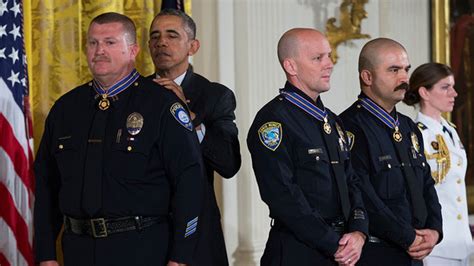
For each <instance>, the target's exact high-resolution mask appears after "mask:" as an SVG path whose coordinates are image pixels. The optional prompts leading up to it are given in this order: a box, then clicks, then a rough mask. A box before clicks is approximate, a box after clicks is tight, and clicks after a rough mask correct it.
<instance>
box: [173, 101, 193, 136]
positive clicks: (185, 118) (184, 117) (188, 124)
mask: <svg viewBox="0 0 474 266" xmlns="http://www.w3.org/2000/svg"><path fill="white" fill-rule="evenodd" d="M170 111H171V114H172V115H173V117H174V118H175V119H176V121H178V122H179V123H180V124H181V125H182V126H183V127H185V128H186V129H188V130H189V131H193V122H192V121H191V118H189V115H188V112H187V111H186V109H185V108H184V107H183V106H182V105H181V104H180V103H174V104H173V105H171V107H170Z"/></svg>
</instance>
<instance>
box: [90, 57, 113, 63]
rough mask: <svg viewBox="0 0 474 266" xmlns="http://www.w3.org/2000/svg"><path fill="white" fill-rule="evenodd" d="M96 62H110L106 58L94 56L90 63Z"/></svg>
mask: <svg viewBox="0 0 474 266" xmlns="http://www.w3.org/2000/svg"><path fill="white" fill-rule="evenodd" d="M98 61H107V62H108V61H110V60H109V58H108V57H107V56H96V57H94V58H93V59H92V62H98Z"/></svg>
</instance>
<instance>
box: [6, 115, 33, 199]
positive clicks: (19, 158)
mask: <svg viewBox="0 0 474 266" xmlns="http://www.w3.org/2000/svg"><path fill="white" fill-rule="evenodd" d="M0 132H2V137H1V138H0V147H2V148H3V149H4V150H5V152H6V153H7V155H8V157H10V160H11V161H12V162H13V166H14V168H15V172H16V174H17V175H18V176H19V177H20V179H21V181H23V184H25V186H26V188H27V189H28V190H29V191H30V192H32V193H33V192H34V182H33V175H32V170H33V169H31V168H32V167H30V165H31V164H30V162H28V159H27V158H26V154H25V150H23V148H22V146H21V144H20V143H19V142H18V140H17V139H16V137H15V135H14V134H13V129H12V127H11V125H10V123H8V120H7V119H6V118H5V116H4V115H3V114H1V113H0Z"/></svg>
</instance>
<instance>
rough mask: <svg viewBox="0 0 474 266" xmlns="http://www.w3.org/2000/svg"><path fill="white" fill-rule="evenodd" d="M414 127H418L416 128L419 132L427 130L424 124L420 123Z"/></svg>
mask: <svg viewBox="0 0 474 266" xmlns="http://www.w3.org/2000/svg"><path fill="white" fill-rule="evenodd" d="M416 125H417V126H418V128H419V129H420V130H425V129H427V128H428V127H427V126H425V124H423V123H421V122H418V123H416Z"/></svg>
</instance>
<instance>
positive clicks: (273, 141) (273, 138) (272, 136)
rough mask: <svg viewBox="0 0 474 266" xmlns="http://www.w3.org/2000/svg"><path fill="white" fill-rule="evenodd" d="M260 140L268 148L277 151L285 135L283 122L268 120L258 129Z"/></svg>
mask: <svg viewBox="0 0 474 266" xmlns="http://www.w3.org/2000/svg"><path fill="white" fill-rule="evenodd" d="M258 137H259V138H260V142H262V144H263V145H264V146H265V147H267V148H268V149H270V150H272V151H275V150H276V149H277V148H278V146H280V143H281V139H282V137H283V130H282V128H281V124H280V123H277V122H267V123H265V124H263V125H262V126H261V127H260V129H259V130H258Z"/></svg>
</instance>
